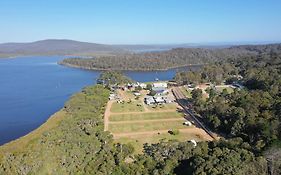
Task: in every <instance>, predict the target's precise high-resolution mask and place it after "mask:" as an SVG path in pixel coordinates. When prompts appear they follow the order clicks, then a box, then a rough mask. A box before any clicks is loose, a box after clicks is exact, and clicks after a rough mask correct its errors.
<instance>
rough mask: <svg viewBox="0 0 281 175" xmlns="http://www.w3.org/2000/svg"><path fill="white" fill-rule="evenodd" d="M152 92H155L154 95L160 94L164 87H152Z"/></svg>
mask: <svg viewBox="0 0 281 175" xmlns="http://www.w3.org/2000/svg"><path fill="white" fill-rule="evenodd" d="M152 90H153V91H155V92H156V93H162V92H164V91H165V90H166V88H164V87H152Z"/></svg>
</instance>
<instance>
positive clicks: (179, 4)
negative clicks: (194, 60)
mask: <svg viewBox="0 0 281 175" xmlns="http://www.w3.org/2000/svg"><path fill="white" fill-rule="evenodd" d="M0 21H1V25H0V43H5V42H32V41H36V40H43V39H72V40H78V41H86V42H94V43H103V44H181V43H226V42H238V43H239V42H240V43H243V42H245V43H247V42H280V41H281V1H280V0H79V1H78V0H1V1H0Z"/></svg>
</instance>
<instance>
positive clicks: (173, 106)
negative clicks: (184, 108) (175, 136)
mask: <svg viewBox="0 0 281 175" xmlns="http://www.w3.org/2000/svg"><path fill="white" fill-rule="evenodd" d="M177 107H178V106H177V104H175V103H171V104H163V105H151V106H150V105H147V109H148V110H150V111H159V112H161V110H175V111H176V110H177Z"/></svg>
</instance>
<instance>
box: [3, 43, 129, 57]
mask: <svg viewBox="0 0 281 175" xmlns="http://www.w3.org/2000/svg"><path fill="white" fill-rule="evenodd" d="M124 52H125V49H122V48H119V47H116V46H112V45H103V44H96V43H87V42H79V41H73V40H55V39H50V40H41V41H36V42H31V43H4V44H0V56H1V55H2V57H3V56H18V55H19V56H22V55H79V56H92V55H96V54H101V55H104V54H105V55H107V54H117V53H124Z"/></svg>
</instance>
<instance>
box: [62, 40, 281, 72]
mask: <svg viewBox="0 0 281 175" xmlns="http://www.w3.org/2000/svg"><path fill="white" fill-rule="evenodd" d="M279 47H280V44H274V45H262V46H236V47H230V48H222V49H203V48H176V49H172V50H169V51H164V52H151V53H139V54H120V55H115V56H101V57H95V58H88V59H84V58H68V59H64V60H63V61H61V62H60V64H62V65H66V66H72V67H78V68H84V69H92V70H141V71H149V70H167V69H171V68H176V67H184V66H189V65H198V64H199V65H205V64H209V63H214V62H216V61H219V60H227V59H239V58H245V57H250V56H256V55H258V54H259V53H260V52H263V51H267V49H268V48H270V49H278V48H279Z"/></svg>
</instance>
